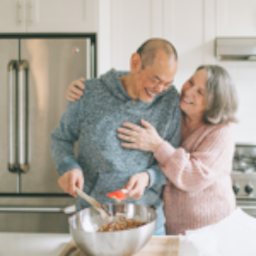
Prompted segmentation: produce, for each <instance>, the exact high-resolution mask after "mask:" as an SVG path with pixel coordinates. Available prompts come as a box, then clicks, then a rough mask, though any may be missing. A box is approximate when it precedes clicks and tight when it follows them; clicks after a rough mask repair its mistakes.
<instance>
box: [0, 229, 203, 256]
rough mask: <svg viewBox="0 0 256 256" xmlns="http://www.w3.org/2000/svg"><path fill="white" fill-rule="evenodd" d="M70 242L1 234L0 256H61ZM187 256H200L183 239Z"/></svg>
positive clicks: (63, 236)
mask: <svg viewBox="0 0 256 256" xmlns="http://www.w3.org/2000/svg"><path fill="white" fill-rule="evenodd" d="M70 240H71V236H70V235H69V234H47V233H4V232H0V256H59V254H60V253H61V252H62V251H63V250H64V248H65V247H66V246H67V244H68V243H69V242H70ZM186 255H189V256H198V254H197V253H196V250H195V249H194V248H193V247H191V245H190V244H187V243H186V242H185V241H183V239H182V238H181V240H180V254H179V256H186Z"/></svg>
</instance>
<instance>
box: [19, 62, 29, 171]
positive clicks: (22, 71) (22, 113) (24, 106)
mask: <svg viewBox="0 0 256 256" xmlns="http://www.w3.org/2000/svg"><path fill="white" fill-rule="evenodd" d="M27 153H28V62H27V61H25V60H21V61H19V63H18V164H19V169H20V171H21V172H27V171H28V161H27Z"/></svg>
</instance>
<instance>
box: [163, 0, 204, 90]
mask: <svg viewBox="0 0 256 256" xmlns="http://www.w3.org/2000/svg"><path fill="white" fill-rule="evenodd" d="M207 1H209V0H207ZM163 4H164V6H163V37H164V38H165V39H167V40H169V41H170V42H172V43H173V44H174V46H175V48H176V49H177V52H178V58H179V64H178V72H177V75H176V77H175V85H176V86H177V87H178V88H179V89H180V88H181V86H182V85H183V83H184V82H185V81H186V80H187V79H188V78H189V77H190V76H191V75H192V73H193V72H194V71H195V69H196V68H197V67H198V66H199V65H202V64H203V63H204V61H205V59H204V44H205V38H204V23H203V20H204V0H164V2H163Z"/></svg>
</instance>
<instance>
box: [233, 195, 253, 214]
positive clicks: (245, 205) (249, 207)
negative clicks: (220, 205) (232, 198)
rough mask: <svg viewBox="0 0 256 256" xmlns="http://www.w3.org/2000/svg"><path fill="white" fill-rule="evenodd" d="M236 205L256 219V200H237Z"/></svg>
mask: <svg viewBox="0 0 256 256" xmlns="http://www.w3.org/2000/svg"><path fill="white" fill-rule="evenodd" d="M236 205H237V207H239V208H241V209H242V210H243V211H244V212H246V213H248V214H249V215H251V216H253V217H256V198H237V200H236Z"/></svg>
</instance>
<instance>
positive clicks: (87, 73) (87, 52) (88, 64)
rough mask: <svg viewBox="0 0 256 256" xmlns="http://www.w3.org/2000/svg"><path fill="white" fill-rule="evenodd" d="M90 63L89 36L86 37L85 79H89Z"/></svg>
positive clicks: (90, 72)
mask: <svg viewBox="0 0 256 256" xmlns="http://www.w3.org/2000/svg"><path fill="white" fill-rule="evenodd" d="M91 75H92V63H91V38H86V79H91V78H92V77H91Z"/></svg>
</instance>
